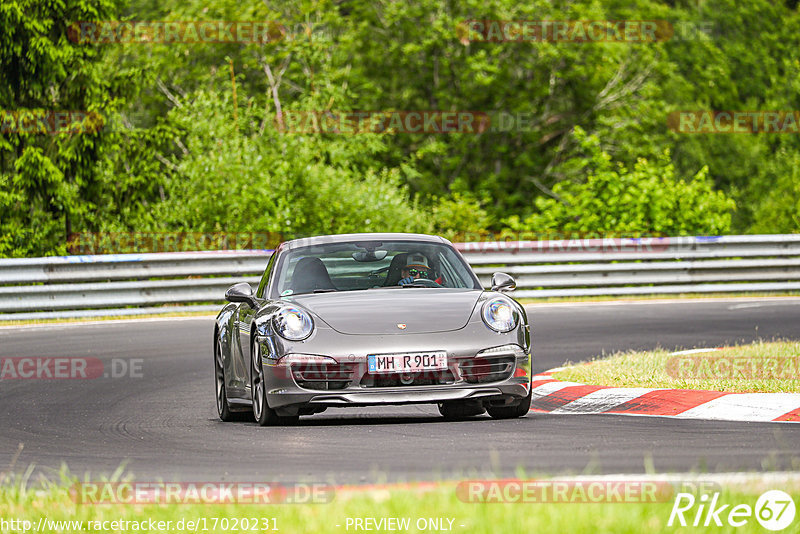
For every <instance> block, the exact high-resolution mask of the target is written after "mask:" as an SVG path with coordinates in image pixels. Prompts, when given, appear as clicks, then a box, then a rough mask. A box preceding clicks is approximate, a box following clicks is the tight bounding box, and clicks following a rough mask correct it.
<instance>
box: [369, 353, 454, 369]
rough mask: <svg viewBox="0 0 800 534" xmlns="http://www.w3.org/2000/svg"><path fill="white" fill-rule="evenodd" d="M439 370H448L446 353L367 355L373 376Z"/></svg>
mask: <svg viewBox="0 0 800 534" xmlns="http://www.w3.org/2000/svg"><path fill="white" fill-rule="evenodd" d="M439 369H447V353H446V352H445V351H436V352H410V353H406V354H369V355H367V371H368V372H369V373H371V374H381V373H413V372H415V371H436V370H439Z"/></svg>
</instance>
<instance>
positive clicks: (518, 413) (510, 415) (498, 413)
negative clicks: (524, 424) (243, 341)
mask: <svg viewBox="0 0 800 534" xmlns="http://www.w3.org/2000/svg"><path fill="white" fill-rule="evenodd" d="M532 393H533V392H532V391H529V392H528V396H527V397H525V398H523V399H522V400H521V401H520V402H519V404H517V405H516V406H495V407H492V406H490V407H488V408H487V409H486V411H487V412H489V415H490V416H491V418H492V419H516V418H518V417H522V416H524V415H525V414H527V413H528V412H529V411H530V410H531V394H532Z"/></svg>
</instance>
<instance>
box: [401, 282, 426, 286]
mask: <svg viewBox="0 0 800 534" xmlns="http://www.w3.org/2000/svg"><path fill="white" fill-rule="evenodd" d="M400 287H431V286H426V285H425V284H415V283H413V282H412V283H410V284H405V285H402V286H400Z"/></svg>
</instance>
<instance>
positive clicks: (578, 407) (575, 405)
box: [551, 388, 656, 414]
mask: <svg viewBox="0 0 800 534" xmlns="http://www.w3.org/2000/svg"><path fill="white" fill-rule="evenodd" d="M651 391H656V390H655V389H653V388H609V389H599V390H597V391H593V392H592V393H589V394H588V395H585V396H583V397H580V398H578V399H575V400H574V401H572V402H570V403H569V404H565V405H564V406H562V407H561V408H558V409H556V410H553V411H552V412H551V413H553V414H568V413H601V412H605V411H606V410H610V409H611V408H614V407H616V406H619V405H620V404H623V403H625V402H628V401H632V400H633V399H637V398H639V397H641V396H642V395H644V394H645V393H650V392H651Z"/></svg>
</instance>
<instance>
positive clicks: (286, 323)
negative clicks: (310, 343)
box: [273, 307, 314, 341]
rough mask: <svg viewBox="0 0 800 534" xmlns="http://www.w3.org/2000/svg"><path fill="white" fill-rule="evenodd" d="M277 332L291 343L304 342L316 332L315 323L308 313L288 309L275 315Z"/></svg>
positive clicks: (292, 308)
mask: <svg viewBox="0 0 800 534" xmlns="http://www.w3.org/2000/svg"><path fill="white" fill-rule="evenodd" d="M273 322H274V323H275V331H276V332H277V333H278V335H280V336H281V337H283V338H285V339H288V340H289V341H302V340H304V339H305V338H307V337H308V336H310V335H311V332H312V331H313V330H314V321H313V319H311V316H310V315H309V314H308V312H306V311H303V310H301V309H300V308H295V307H286V308H283V309H282V310H281V311H279V312H278V313H276V314H275V317H274V319H273Z"/></svg>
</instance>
